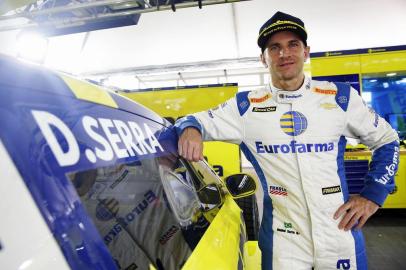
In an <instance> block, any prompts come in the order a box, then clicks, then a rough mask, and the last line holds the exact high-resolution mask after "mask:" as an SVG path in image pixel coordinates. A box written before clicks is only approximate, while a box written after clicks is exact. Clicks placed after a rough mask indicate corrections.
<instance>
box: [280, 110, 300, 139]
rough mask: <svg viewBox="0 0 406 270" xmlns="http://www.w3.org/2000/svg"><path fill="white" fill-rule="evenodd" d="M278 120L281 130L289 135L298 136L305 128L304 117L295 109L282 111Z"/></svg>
mask: <svg viewBox="0 0 406 270" xmlns="http://www.w3.org/2000/svg"><path fill="white" fill-rule="evenodd" d="M279 122H280V127H281V129H282V131H283V132H285V133H286V134H287V135H289V136H298V135H300V134H302V133H303V132H305V131H306V129H307V119H306V117H305V116H304V115H303V114H302V113H300V112H297V111H289V112H286V113H284V114H283V115H282V116H281V119H280V120H279Z"/></svg>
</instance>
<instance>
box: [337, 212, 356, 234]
mask: <svg viewBox="0 0 406 270" xmlns="http://www.w3.org/2000/svg"><path fill="white" fill-rule="evenodd" d="M354 215H355V211H353V210H351V211H349V212H347V214H345V215H344V217H343V219H342V220H341V221H340V223H339V224H338V228H339V229H340V230H342V229H344V228H345V227H346V226H347V224H348V222H350V220H351V218H352V217H353V216H354Z"/></svg>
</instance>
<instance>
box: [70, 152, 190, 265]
mask: <svg viewBox="0 0 406 270" xmlns="http://www.w3.org/2000/svg"><path fill="white" fill-rule="evenodd" d="M141 162H142V165H141V164H138V165H133V166H128V165H120V166H117V167H109V168H102V169H97V170H93V171H88V172H83V173H79V174H82V175H81V177H82V178H84V179H83V181H87V182H88V181H90V182H88V183H87V185H88V186H89V187H88V190H87V191H86V193H85V194H80V195H81V200H82V203H83V204H84V206H85V207H86V210H87V212H88V214H89V215H90V216H91V218H92V220H93V222H94V223H95V225H96V227H97V229H98V231H99V233H100V235H101V236H102V238H103V240H104V243H105V244H106V246H107V247H108V248H109V250H110V253H111V255H112V256H113V258H114V260H115V262H116V265H117V267H118V269H128V270H133V269H150V267H149V265H150V264H152V265H156V266H157V269H166V270H167V269H172V270H175V269H180V268H181V266H182V264H183V263H184V262H185V261H186V260H187V258H188V257H189V256H190V254H191V249H190V248H189V246H188V244H187V243H186V242H185V240H184V237H183V235H182V230H181V228H180V226H179V224H178V222H177V220H176V219H175V218H174V217H173V214H172V213H171V211H170V210H169V207H168V205H167V202H166V201H165V199H164V194H163V188H162V184H161V182H160V176H159V173H158V169H157V167H156V163H155V161H154V160H142V161H141ZM75 177H76V178H78V176H75ZM92 178H93V179H92ZM81 185H82V186H83V185H86V183H81ZM78 186H79V185H77V187H78ZM79 188H81V187H79Z"/></svg>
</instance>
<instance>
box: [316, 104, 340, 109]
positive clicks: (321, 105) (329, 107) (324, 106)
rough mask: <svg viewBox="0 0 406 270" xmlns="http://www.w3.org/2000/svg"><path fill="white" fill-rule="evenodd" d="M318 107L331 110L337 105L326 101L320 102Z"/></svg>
mask: <svg viewBox="0 0 406 270" xmlns="http://www.w3.org/2000/svg"><path fill="white" fill-rule="evenodd" d="M319 107H320V108H323V109H325V110H333V109H336V108H337V107H338V106H337V104H333V103H328V102H326V103H320V106H319Z"/></svg>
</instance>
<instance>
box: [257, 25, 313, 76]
mask: <svg viewBox="0 0 406 270" xmlns="http://www.w3.org/2000/svg"><path fill="white" fill-rule="evenodd" d="M309 51H310V48H309V47H305V46H304V44H303V41H301V39H300V38H299V36H298V35H296V34H295V33H293V32H290V31H281V32H278V33H276V34H274V35H272V37H271V38H270V39H269V40H268V43H267V47H266V49H265V51H264V53H263V54H261V61H262V63H263V64H265V65H266V66H268V68H269V71H270V74H271V76H272V80H273V81H274V80H276V81H289V80H293V79H296V78H301V77H302V76H303V65H304V62H305V61H306V60H307V58H308V57H309Z"/></svg>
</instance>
